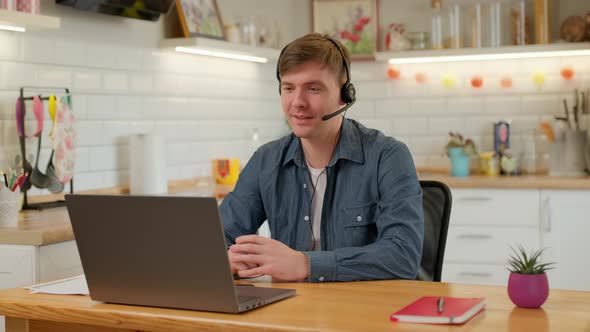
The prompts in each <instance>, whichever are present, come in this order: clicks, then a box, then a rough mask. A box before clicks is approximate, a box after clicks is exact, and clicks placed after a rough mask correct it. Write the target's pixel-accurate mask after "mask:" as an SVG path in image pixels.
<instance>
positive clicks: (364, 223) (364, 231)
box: [339, 202, 377, 246]
mask: <svg viewBox="0 0 590 332" xmlns="http://www.w3.org/2000/svg"><path fill="white" fill-rule="evenodd" d="M376 211H377V202H369V203H361V204H355V205H353V206H351V207H345V208H343V209H342V217H341V220H340V221H341V225H342V227H343V231H342V233H341V236H342V241H339V242H341V245H342V246H365V245H367V244H371V243H373V242H375V240H376V238H377V227H376V225H375V215H376Z"/></svg>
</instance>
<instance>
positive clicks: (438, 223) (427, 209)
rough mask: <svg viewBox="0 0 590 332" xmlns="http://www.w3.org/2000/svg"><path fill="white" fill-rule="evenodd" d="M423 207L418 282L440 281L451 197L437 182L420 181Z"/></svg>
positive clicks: (445, 188) (449, 191)
mask: <svg viewBox="0 0 590 332" xmlns="http://www.w3.org/2000/svg"><path fill="white" fill-rule="evenodd" d="M420 186H421V187H422V204H423V205H424V242H423V244H422V261H421V262H420V269H419V271H418V278H417V279H418V280H428V281H440V280H441V274H442V267H443V259H444V256H445V246H446V243H447V231H448V229H449V219H450V216H451V203H452V200H453V199H452V196H451V190H450V189H449V187H447V185H445V184H444V183H442V182H439V181H420Z"/></svg>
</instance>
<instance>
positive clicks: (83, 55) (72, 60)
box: [25, 39, 88, 67]
mask: <svg viewBox="0 0 590 332" xmlns="http://www.w3.org/2000/svg"><path fill="white" fill-rule="evenodd" d="M87 52H88V50H87V43H84V42H81V41H76V40H67V39H57V40H56V42H55V60H56V62H57V63H60V64H64V65H69V66H80V67H86V66H87ZM25 55H26V52H25Z"/></svg>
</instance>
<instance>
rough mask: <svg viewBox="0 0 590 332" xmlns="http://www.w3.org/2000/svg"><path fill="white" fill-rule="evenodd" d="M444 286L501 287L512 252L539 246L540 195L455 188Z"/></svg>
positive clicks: (506, 278)
mask: <svg viewBox="0 0 590 332" xmlns="http://www.w3.org/2000/svg"><path fill="white" fill-rule="evenodd" d="M451 193H452V195H453V207H452V209H451V221H450V224H449V232H448V235H447V244H446V250H445V258H444V264H443V272H442V280H443V281H447V282H460V283H474V284H489V285H503V284H506V282H507V280H508V275H509V272H508V270H506V266H507V265H506V260H507V258H508V257H509V255H510V253H511V250H510V246H512V247H516V246H518V245H523V246H525V247H526V248H538V247H539V246H540V230H539V191H538V190H503V189H456V188H451Z"/></svg>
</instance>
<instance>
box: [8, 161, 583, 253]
mask: <svg viewBox="0 0 590 332" xmlns="http://www.w3.org/2000/svg"><path fill="white" fill-rule="evenodd" d="M419 178H420V180H436V181H441V182H444V183H445V184H447V185H448V186H449V187H450V188H473V189H476V188H480V189H490V188H494V189H558V190H590V176H587V177H579V178H561V177H550V176H547V175H536V176H497V177H488V176H481V175H472V176H468V177H465V178H459V177H453V176H450V175H448V173H440V172H431V170H427V169H419ZM211 189H213V191H214V193H215V196H216V197H223V196H225V194H226V193H227V192H228V191H229V190H231V188H229V187H227V186H219V185H218V186H214V187H212V188H211V186H210V185H208V184H207V182H206V181H203V180H202V179H188V180H176V181H173V182H171V184H170V186H169V192H170V194H171V195H182V196H186V195H195V196H207V195H208V193H210V192H211ZM83 193H103V194H105V193H108V194H126V193H129V190H128V189H127V188H123V187H121V188H108V189H101V190H96V191H87V192H83ZM51 197H52V198H55V196H51ZM62 198H63V195H62ZM73 239H74V233H73V232H72V226H71V225H70V220H69V217H68V212H67V210H66V208H65V207H59V208H52V209H47V210H43V211H34V210H29V211H23V212H21V213H20V214H19V223H18V225H17V226H14V227H5V226H1V225H0V245H2V244H9V245H34V246H42V245H48V244H53V243H60V242H65V241H71V240H73Z"/></svg>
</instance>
